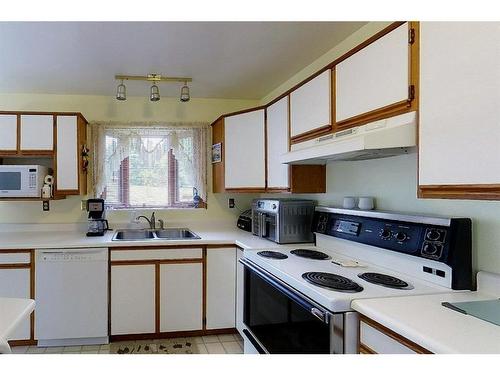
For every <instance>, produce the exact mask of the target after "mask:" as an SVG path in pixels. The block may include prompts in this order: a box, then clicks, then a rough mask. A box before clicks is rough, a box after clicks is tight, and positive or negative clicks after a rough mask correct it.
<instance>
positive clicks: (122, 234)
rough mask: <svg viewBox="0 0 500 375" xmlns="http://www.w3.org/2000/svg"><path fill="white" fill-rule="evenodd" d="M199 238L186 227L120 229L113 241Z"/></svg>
mask: <svg viewBox="0 0 500 375" xmlns="http://www.w3.org/2000/svg"><path fill="white" fill-rule="evenodd" d="M200 238H201V237H200V236H198V235H197V234H196V233H194V232H192V231H191V230H189V229H188V228H166V229H120V230H117V231H116V233H115V234H114V236H113V241H149V240H152V241H154V240H162V241H178V240H198V239H200Z"/></svg>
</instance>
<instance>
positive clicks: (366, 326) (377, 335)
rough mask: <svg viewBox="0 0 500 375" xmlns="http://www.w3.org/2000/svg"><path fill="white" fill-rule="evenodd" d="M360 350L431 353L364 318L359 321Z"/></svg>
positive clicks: (381, 352)
mask: <svg viewBox="0 0 500 375" xmlns="http://www.w3.org/2000/svg"><path fill="white" fill-rule="evenodd" d="M359 352H360V353H362V354H422V353H430V352H429V351H428V350H427V349H425V348H422V347H420V346H418V345H417V344H415V343H414V342H412V341H409V340H408V339H406V338H405V337H403V336H400V335H398V334H396V333H395V332H392V331H390V330H389V329H387V328H385V327H384V326H381V325H379V324H377V323H370V322H368V321H366V320H365V319H364V318H361V320H360V322H359Z"/></svg>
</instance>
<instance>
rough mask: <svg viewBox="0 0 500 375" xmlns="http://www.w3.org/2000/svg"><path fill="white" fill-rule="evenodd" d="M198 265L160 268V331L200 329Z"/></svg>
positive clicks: (201, 287) (200, 284)
mask: <svg viewBox="0 0 500 375" xmlns="http://www.w3.org/2000/svg"><path fill="white" fill-rule="evenodd" d="M202 275H203V270H202V264H201V263H179V264H161V265H160V331H161V332H174V331H192V330H201V329H202V328H203V325H202V324H203V322H202V320H203V317H202V315H203V303H202V301H203V279H202Z"/></svg>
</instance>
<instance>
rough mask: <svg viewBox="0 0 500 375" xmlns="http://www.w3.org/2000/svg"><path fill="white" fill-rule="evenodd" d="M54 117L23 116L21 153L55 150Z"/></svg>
mask: <svg viewBox="0 0 500 375" xmlns="http://www.w3.org/2000/svg"><path fill="white" fill-rule="evenodd" d="M53 134H54V116H52V115H22V116H21V151H32V150H36V151H52V150H53V149H54V138H53Z"/></svg>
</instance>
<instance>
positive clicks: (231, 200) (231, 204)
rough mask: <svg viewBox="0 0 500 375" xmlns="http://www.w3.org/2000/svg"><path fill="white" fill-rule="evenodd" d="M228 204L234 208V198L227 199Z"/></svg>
mask: <svg viewBox="0 0 500 375" xmlns="http://www.w3.org/2000/svg"><path fill="white" fill-rule="evenodd" d="M227 206H228V207H229V208H234V198H229V199H228V200H227Z"/></svg>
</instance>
